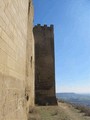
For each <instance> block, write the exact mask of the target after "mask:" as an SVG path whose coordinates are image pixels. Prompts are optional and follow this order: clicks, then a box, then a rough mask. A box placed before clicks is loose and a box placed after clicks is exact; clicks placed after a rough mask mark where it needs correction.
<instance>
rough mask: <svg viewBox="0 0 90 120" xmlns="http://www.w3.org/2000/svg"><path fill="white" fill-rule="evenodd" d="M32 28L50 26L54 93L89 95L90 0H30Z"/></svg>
mask: <svg viewBox="0 0 90 120" xmlns="http://www.w3.org/2000/svg"><path fill="white" fill-rule="evenodd" d="M33 3H34V13H35V15H34V24H35V25H36V24H38V23H40V24H41V25H44V24H47V25H50V24H54V38H55V60H56V61H55V71H56V91H57V92H76V93H90V0H34V1H33Z"/></svg>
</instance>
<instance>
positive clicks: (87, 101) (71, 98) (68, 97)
mask: <svg viewBox="0 0 90 120" xmlns="http://www.w3.org/2000/svg"><path fill="white" fill-rule="evenodd" d="M56 96H57V98H58V99H63V100H65V101H68V102H70V103H74V104H82V105H85V106H89V107H90V94H76V93H57V94H56Z"/></svg>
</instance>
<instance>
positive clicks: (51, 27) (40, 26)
mask: <svg viewBox="0 0 90 120" xmlns="http://www.w3.org/2000/svg"><path fill="white" fill-rule="evenodd" d="M34 28H48V29H54V25H52V24H51V25H50V26H48V25H46V24H44V25H41V24H37V25H35V26H34Z"/></svg>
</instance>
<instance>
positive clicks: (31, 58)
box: [30, 56, 32, 67]
mask: <svg viewBox="0 0 90 120" xmlns="http://www.w3.org/2000/svg"><path fill="white" fill-rule="evenodd" d="M30 63H31V67H32V56H31V60H30Z"/></svg>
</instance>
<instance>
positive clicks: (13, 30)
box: [0, 0, 34, 120]
mask: <svg viewBox="0 0 90 120" xmlns="http://www.w3.org/2000/svg"><path fill="white" fill-rule="evenodd" d="M32 27H33V6H32V0H30V3H29V0H0V120H26V119H27V115H26V108H27V109H28V107H29V105H33V104H34V102H33V101H34V88H33V87H34V70H33V66H34V57H33V52H34V51H33V50H34V48H33V47H34V42H33V33H32ZM27 30H29V32H28V31H27ZM28 34H29V35H28ZM27 38H28V39H27ZM28 41H29V42H28ZM28 43H29V44H30V45H28ZM27 45H28V46H29V47H28V46H27ZM27 51H29V52H27ZM31 56H32V66H31ZM26 58H28V60H27V59H26ZM27 66H30V68H28V67H27ZM29 71H30V72H29ZM32 73H33V74H32ZM28 77H29V78H28ZM27 91H29V93H28V92H27ZM27 94H28V100H27ZM27 101H28V102H27ZM26 105H27V106H26Z"/></svg>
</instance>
